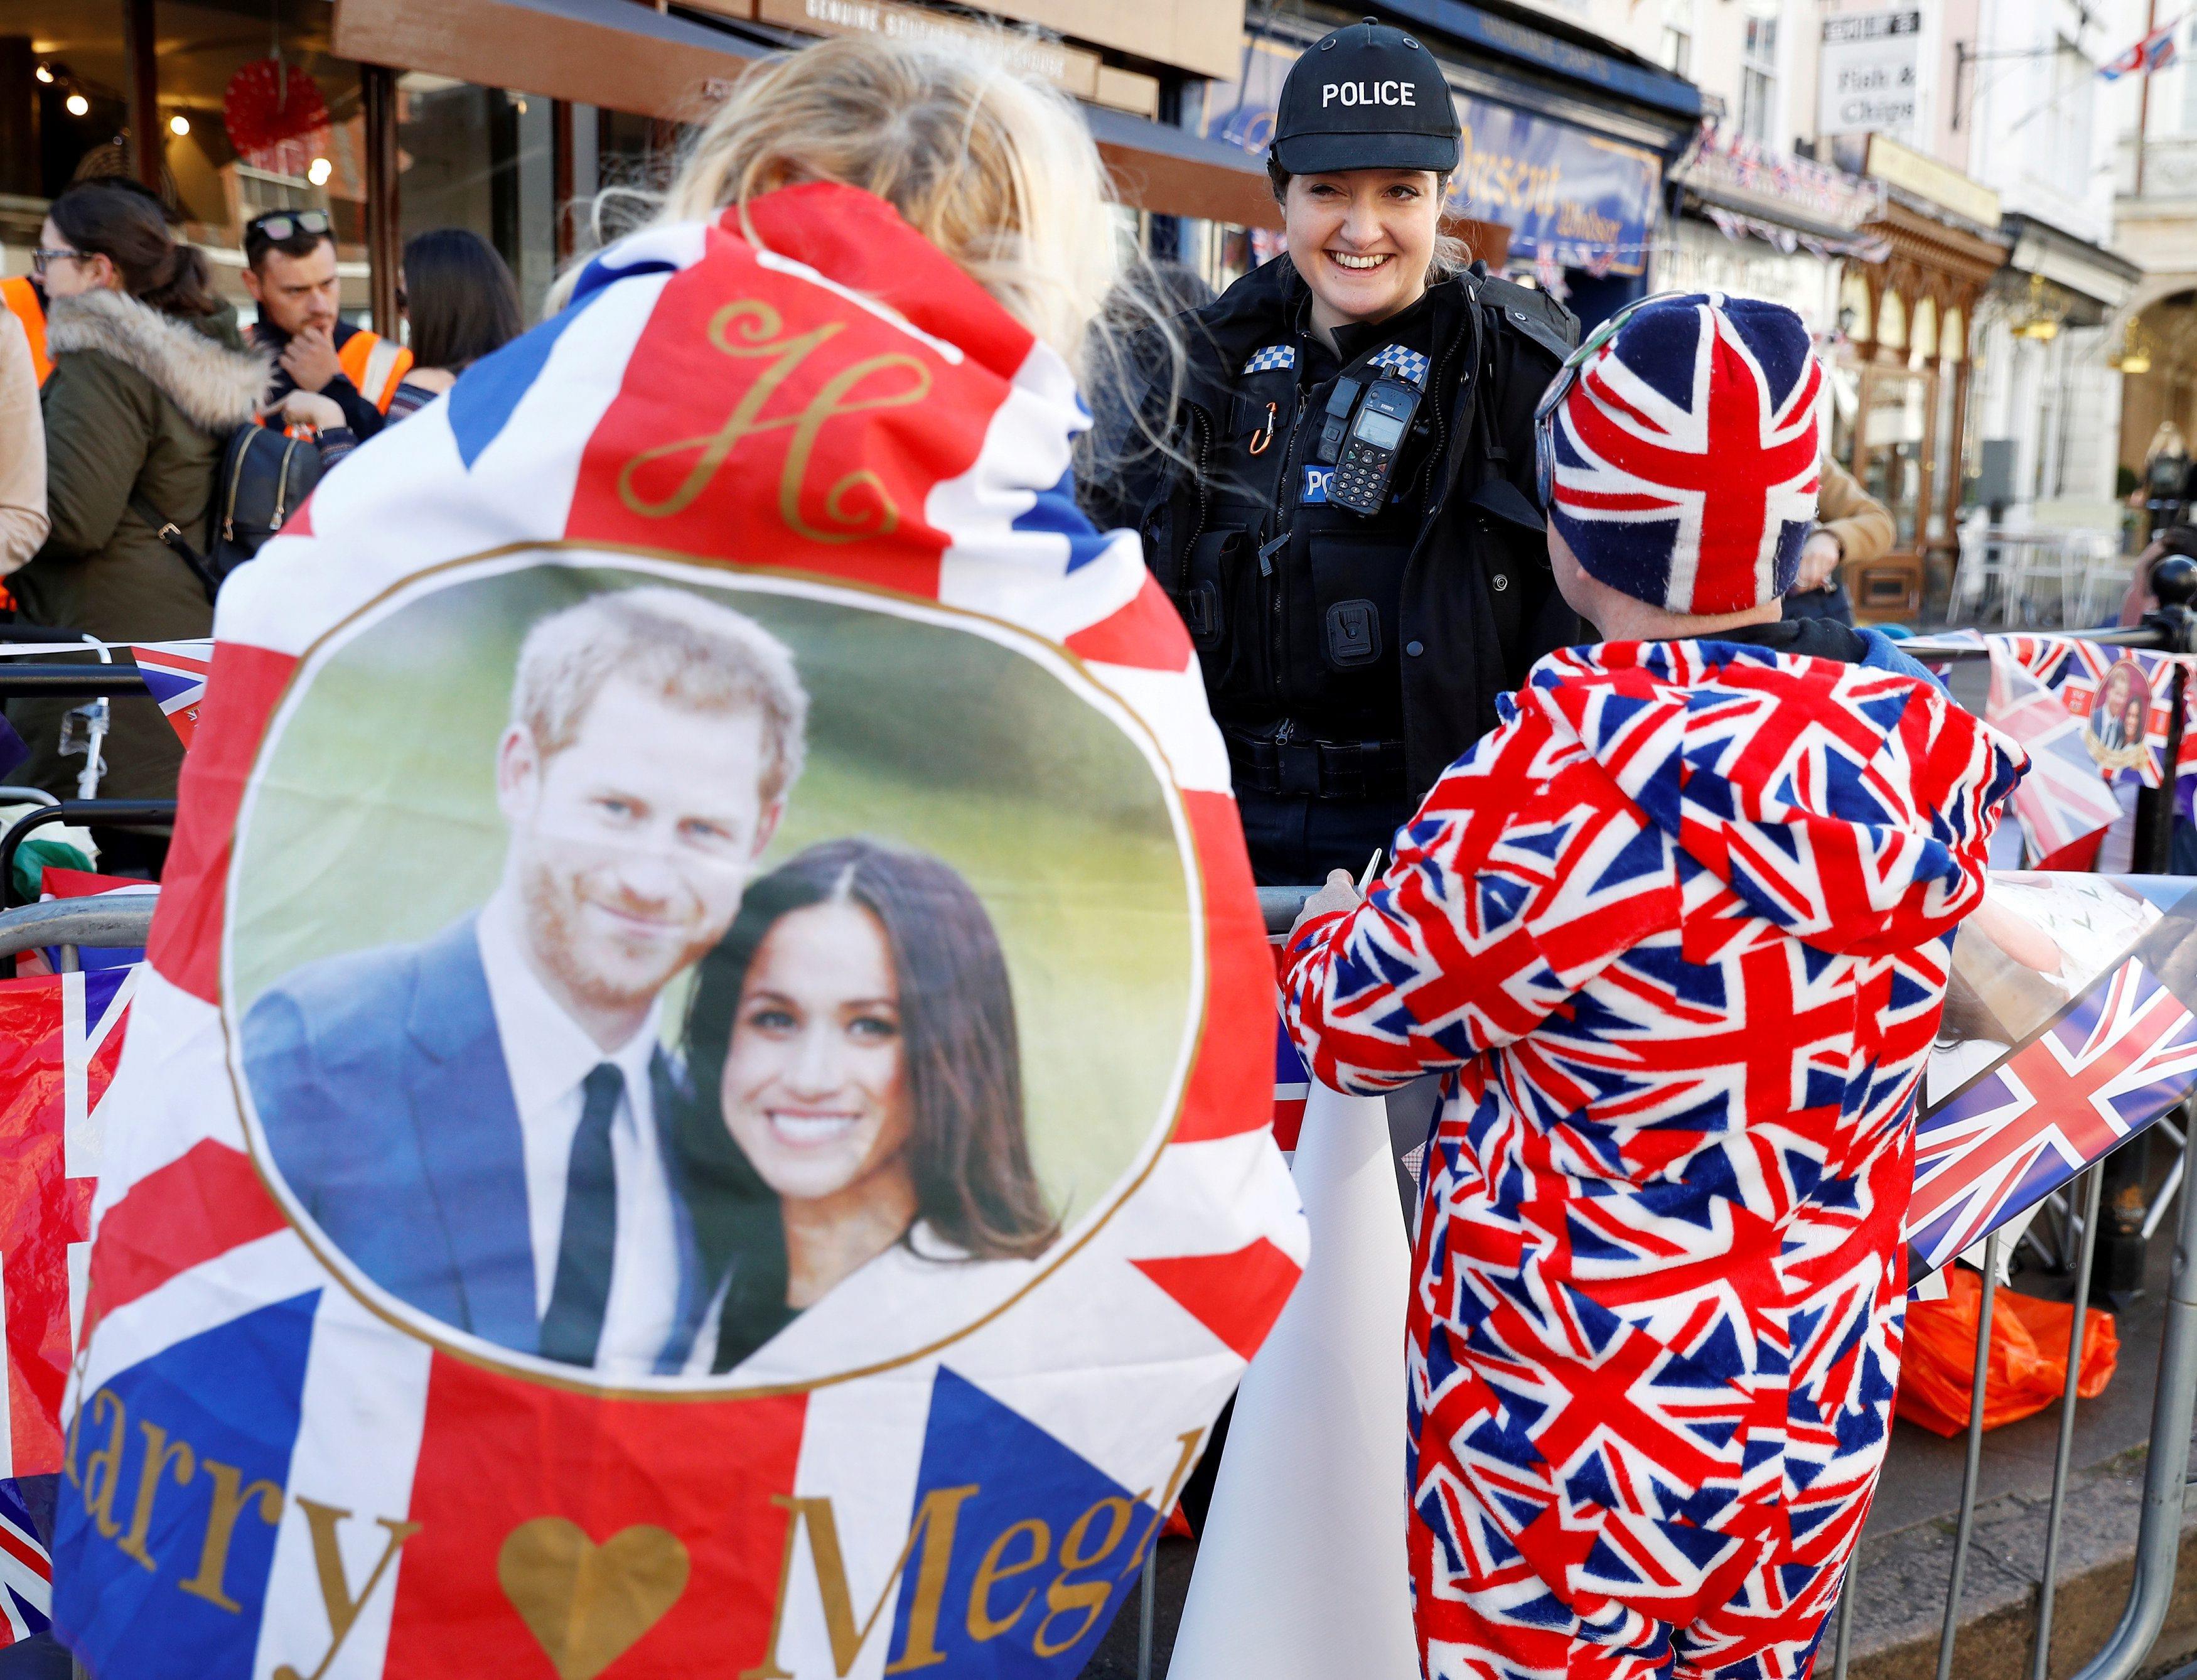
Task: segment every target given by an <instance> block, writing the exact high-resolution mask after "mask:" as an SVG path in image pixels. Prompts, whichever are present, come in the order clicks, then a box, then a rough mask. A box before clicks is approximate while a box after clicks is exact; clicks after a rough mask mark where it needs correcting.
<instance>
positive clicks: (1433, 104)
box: [1273, 18, 1458, 175]
mask: <svg viewBox="0 0 2197 1680" xmlns="http://www.w3.org/2000/svg"><path fill="white" fill-rule="evenodd" d="M1457 157H1458V123H1457V102H1456V101H1455V100H1453V99H1452V98H1451V96H1450V90H1449V84H1448V83H1447V82H1446V80H1444V79H1443V77H1442V72H1441V65H1439V64H1437V63H1436V62H1435V55H1433V54H1432V53H1430V52H1429V51H1428V50H1427V49H1425V48H1424V47H1423V46H1421V45H1420V44H1419V43H1417V41H1416V40H1414V39H1412V37H1410V36H1408V35H1406V34H1405V33H1404V32H1403V31H1402V30H1400V29H1391V28H1390V27H1388V25H1386V24H1384V23H1378V22H1376V21H1375V20H1373V19H1371V18H1367V19H1366V20H1365V21H1364V22H1363V23H1354V24H1351V25H1350V26H1348V27H1347V28H1342V29H1338V30H1336V31H1335V32H1333V33H1332V34H1330V35H1325V36H1323V37H1322V38H1320V39H1319V40H1318V41H1315V42H1314V43H1313V44H1312V45H1311V46H1309V47H1307V48H1306V49H1305V50H1304V53H1303V55H1302V56H1301V57H1300V58H1299V59H1298V60H1297V61H1296V64H1294V65H1293V66H1291V67H1290V74H1289V79H1288V80H1287V81H1285V82H1284V83H1283V84H1282V97H1281V102H1280V105H1279V107H1278V109H1277V110H1276V111H1275V113H1274V146H1273V159H1274V161H1275V162H1276V163H1277V164H1278V165H1281V167H1282V168H1283V169H1284V170H1286V171H1289V173H1290V174H1291V175H1322V174H1325V173H1327V172H1328V171H1331V170H1341V169H1430V170H1432V171H1434V172H1435V174H1437V175H1446V174H1448V173H1449V172H1450V171H1452V170H1453V169H1455V168H1456V167H1457Z"/></svg>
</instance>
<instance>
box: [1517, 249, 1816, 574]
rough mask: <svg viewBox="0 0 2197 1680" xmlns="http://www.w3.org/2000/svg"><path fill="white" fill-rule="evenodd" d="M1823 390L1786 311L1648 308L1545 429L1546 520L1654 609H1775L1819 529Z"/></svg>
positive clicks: (1693, 301) (1581, 374)
mask: <svg viewBox="0 0 2197 1680" xmlns="http://www.w3.org/2000/svg"><path fill="white" fill-rule="evenodd" d="M1822 392H1823V368H1821V367H1820V366H1818V365H1817V361H1816V358H1815V356H1814V355H1813V353H1812V350H1811V349H1810V347H1809V342H1808V329H1807V328H1806V327H1805V326H1803V325H1802V324H1801V322H1800V316H1797V315H1795V314H1794V313H1793V311H1792V310H1789V309H1787V308H1786V307H1785V306H1784V305H1783V304H1772V303H1765V302H1764V301H1762V300H1761V299H1759V298H1728V297H1726V296H1725V294H1724V293H1721V292H1702V293H1694V294H1692V295H1690V296H1688V297H1682V298H1661V299H1657V300H1655V301H1653V302H1650V303H1649V304H1644V305H1643V306H1642V307H1641V308H1639V309H1638V310H1635V311H1634V312H1633V313H1632V315H1630V316H1626V318H1625V319H1624V320H1623V321H1622V322H1620V324H1619V326H1618V328H1617V331H1616V333H1615V334H1614V336H1613V337H1611V338H1610V339H1609V342H1608V343H1607V344H1605V345H1603V346H1602V347H1601V348H1600V349H1599V350H1594V351H1592V352H1591V353H1590V354H1589V355H1588V356H1587V357H1586V359H1585V362H1583V364H1582V365H1581V366H1580V368H1579V370H1578V378H1577V379H1576V380H1575V381H1574V384H1573V385H1572V387H1571V389H1570V390H1569V391H1568V392H1566V393H1565V395H1564V397H1563V399H1562V401H1561V402H1560V403H1558V404H1557V405H1556V410H1555V412H1554V413H1553V414H1551V417H1550V425H1551V436H1550V437H1549V438H1548V441H1547V444H1546V446H1545V447H1547V448H1548V449H1551V452H1552V454H1553V457H1554V459H1553V461H1552V469H1553V470H1552V471H1551V475H1550V479H1551V482H1550V485H1549V512H1550V517H1551V518H1552V519H1553V520H1554V521H1555V523H1556V530H1558V531H1559V532H1560V533H1561V534H1562V536H1563V539H1564V541H1565V542H1566V543H1567V544H1568V545H1569V547H1570V548H1571V551H1572V553H1574V555H1576V556H1577V557H1578V559H1579V563H1580V565H1582V566H1584V567H1585V569H1586V570H1587V571H1588V572H1589V573H1591V575H1592V576H1596V577H1598V578H1600V579H1601V580H1602V581H1603V582H1604V583H1607V584H1608V585H1609V587H1610V588H1613V589H1617V590H1620V591H1621V592H1623V593H1624V594H1628V595H1631V596H1632V597H1633V599H1634V600H1643V601H1645V602H1647V603H1648V604H1649V605H1650V606H1660V607H1662V608H1664V609H1665V610H1666V611H1671V612H1678V613H1690V614H1717V613H1727V612H1743V611H1746V610H1747V609H1748V608H1749V607H1754V606H1759V605H1762V604H1763V603H1764V602H1765V601H1770V600H1776V599H1777V597H1778V596H1780V595H1783V594H1784V593H1785V592H1786V591H1787V590H1788V589H1789V588H1792V587H1793V579H1794V574H1795V573H1796V572H1797V571H1799V569H1800V547H1801V544H1802V543H1803V542H1806V538H1807V535H1808V529H1809V526H1810V525H1811V524H1812V523H1813V522H1814V520H1815V518H1816V491H1817V484H1818V483H1819V482H1820V478H1819V473H1818V470H1817V452H1818V449H1820V447H1821V445H1820V441H1819V438H1818V436H1817V399H1818V398H1819V397H1821V395H1822Z"/></svg>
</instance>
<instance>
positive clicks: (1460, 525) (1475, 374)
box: [1084, 256, 1582, 804]
mask: <svg viewBox="0 0 2197 1680" xmlns="http://www.w3.org/2000/svg"><path fill="white" fill-rule="evenodd" d="M1310 302H1311V293H1310V291H1309V289H1308V288H1307V287H1306V285H1305V283H1304V281H1302V280H1301V278H1300V277H1299V276H1298V275H1297V272H1296V269H1295V267H1294V266H1293V265H1292V264H1290V260H1289V258H1287V257H1286V256H1284V257H1280V258H1276V259H1274V260H1273V261H1272V262H1270V263H1267V264H1264V265H1263V266H1261V268H1259V269H1255V270H1254V271H1253V272H1252V273H1250V274H1249V275H1245V276H1244V277H1243V279H1242V280H1240V281H1238V282H1237V283H1236V284H1235V285H1233V286H1232V287H1229V288H1228V290H1227V291H1226V293H1223V294H1222V295H1221V296H1220V298H1218V299H1216V300H1215V301H1214V303H1212V304H1209V305H1207V306H1206V307H1205V308H1204V309H1203V310H1197V311H1196V312H1194V313H1192V314H1191V315H1187V316H1182V317H1180V320H1179V322H1178V323H1177V324H1178V326H1179V327H1180V328H1181V329H1182V332H1183V336H1184V338H1185V340H1186V343H1185V350H1186V359H1187V365H1186V367H1185V371H1184V379H1183V385H1182V389H1181V397H1180V403H1178V404H1177V405H1176V408H1175V411H1174V417H1173V425H1172V426H1171V427H1170V428H1168V430H1167V433H1166V435H1168V437H1170V438H1171V440H1172V449H1171V450H1170V451H1168V452H1161V451H1157V450H1150V449H1147V450H1145V452H1144V453H1143V455H1142V456H1141V457H1140V458H1139V459H1138V460H1135V461H1131V462H1130V463H1128V464H1127V466H1122V467H1121V468H1119V469H1118V470H1116V471H1115V472H1112V473H1110V474H1107V475H1106V476H1105V477H1104V478H1103V479H1102V480H1101V481H1100V482H1097V483H1092V484H1086V486H1085V492H1084V501H1085V506H1086V507H1087V510H1088V511H1089V512H1090V513H1092V515H1093V518H1095V519H1096V520H1097V521H1098V523H1099V524H1102V525H1128V526H1132V527H1133V528H1134V529H1136V530H1138V531H1139V533H1140V534H1141V535H1142V536H1143V538H1144V542H1145V561H1146V564H1147V565H1150V566H1151V569H1152V571H1153V573H1154V575H1155V576H1156V577H1157V578H1158V579H1159V582H1160V583H1161V586H1162V588H1165V589H1166V590H1167V591H1168V595H1169V596H1170V598H1171V599H1173V600H1174V602H1175V604H1176V606H1177V608H1178V610H1180V611H1184V616H1185V623H1188V624H1189V625H1190V627H1191V634H1192V640H1194V641H1196V642H1197V643H1198V644H1199V652H1200V657H1201V658H1202V660H1203V664H1204V671H1205V678H1206V687H1207V692H1208V695H1209V698H1210V700H1211V702H1212V704H1213V709H1214V717H1215V719H1216V720H1217V721H1220V724H1221V725H1222V727H1223V730H1224V733H1229V734H1230V735H1231V736H1232V737H1237V736H1238V735H1239V734H1240V733H1243V732H1249V733H1259V732H1261V730H1270V729H1271V728H1272V727H1273V726H1274V725H1276V724H1277V723H1278V722H1279V721H1281V720H1283V719H1284V718H1286V719H1289V720H1290V721H1291V723H1292V724H1293V726H1295V727H1296V730H1297V732H1298V734H1299V735H1300V737H1301V735H1302V734H1303V733H1307V732H1308V733H1311V734H1312V735H1313V736H1314V737H1315V738H1316V739H1322V740H1335V741H1348V740H1354V739H1364V738H1365V735H1366V734H1367V733H1369V731H1375V730H1376V729H1377V723H1378V721H1380V720H1381V719H1382V718H1383V717H1385V718H1388V719H1391V720H1394V719H1396V718H1399V717H1400V723H1401V727H1402V731H1403V740H1404V774H1405V779H1406V782H1407V784H1408V787H1407V788H1406V790H1404V791H1405V792H1406V794H1407V796H1408V799H1409V801H1410V802H1411V803H1412V804H1416V803H1417V800H1418V799H1419V797H1421V796H1422V795H1423V793H1424V792H1425V791H1426V790H1427V789H1428V788H1429V787H1430V786H1432V785H1433V784H1434V782H1435V779H1436V778H1437V777H1438V776H1440V774H1441V772H1442V771H1443V770H1445V769H1446V768H1448V766H1449V765H1450V764H1451V762H1453V761H1454V760H1455V759H1456V758H1457V757H1458V755H1459V754H1461V753H1462V752H1464V750H1465V749H1466V748H1467V747H1469V746H1470V745H1471V744H1473V742H1475V740H1477V739H1479V738H1480V737H1481V735H1483V734H1485V733H1487V732H1488V731H1489V730H1490V729H1493V727H1495V724H1496V715H1495V700H1496V697H1497V696H1498V695H1499V694H1502V693H1504V692H1509V691H1510V690H1511V689H1514V688H1516V686H1518V684H1519V683H1520V682H1521V681H1522V680H1523V679H1524V676H1525V675H1526V672H1527V669H1528V668H1529V667H1530V666H1531V665H1532V664H1533V661H1534V660H1535V659H1537V658H1539V657H1540V656H1541V655H1542V654H1544V653H1545V652H1549V651H1550V650H1551V649H1553V648H1556V647H1562V646H1568V645H1570V644H1572V643H1574V642H1576V641H1579V640H1581V639H1582V636H1581V629H1580V621H1579V619H1578V617H1576V616H1575V615H1574V614H1573V613H1572V612H1571V611H1570V610H1569V609H1568V607H1566V606H1565V605H1564V603H1563V600H1562V597H1561V596H1559V595H1558V594H1556V586H1555V581H1554V579H1553V577H1552V576H1551V572H1550V570H1549V562H1548V548H1547V541H1546V537H1545V524H1544V518H1543V515H1542V512H1541V510H1540V508H1539V507H1538V506H1537V504H1536V501H1535V497H1534V488H1535V487H1534V473H1533V407H1534V404H1535V403H1536V402H1537V401H1538V400H1539V397H1540V395H1541V392H1542V391H1544V390H1545V389H1546V387H1547V385H1548V382H1549V380H1550V379H1551V377H1552V376H1553V375H1554V374H1556V369H1557V368H1558V366H1559V365H1560V363H1561V362H1562V358H1563V356H1565V354H1566V353H1567V352H1568V350H1569V348H1570V347H1571V345H1572V344H1573V343H1574V342H1575V341H1576V339H1577V335H1578V323H1577V322H1576V321H1575V320H1574V318H1573V316H1571V314H1570V313H1569V311H1568V310H1565V309H1564V308H1563V306H1562V304H1558V303H1557V302H1556V300H1555V299H1553V298H1550V297H1549V296H1548V295H1547V294H1545V293H1539V292H1534V291H1532V290H1529V289H1527V287H1521V286H1516V285H1513V284H1511V283H1510V282H1509V281H1504V280H1501V279H1499V278H1496V277H1493V276H1491V275H1487V273H1486V272H1485V271H1484V270H1483V269H1481V268H1480V267H1479V266H1478V265H1477V264H1475V268H1474V269H1473V270H1472V271H1471V272H1469V273H1467V274H1462V275H1455V276H1453V277H1452V278H1450V279H1448V280H1446V281H1441V282H1440V283H1438V284H1437V285H1435V286H1434V287H1430V288H1429V290H1428V293H1427V294H1426V296H1425V298H1423V300H1422V302H1421V303H1420V304H1416V305H1414V306H1413V308H1412V310H1409V311H1406V314H1405V315H1404V316H1398V317H1396V318H1395V319H1394V320H1393V321H1390V322H1383V323H1381V324H1380V326H1378V327H1364V328H1346V329H1344V331H1343V333H1339V334H1338V335H1337V348H1338V350H1341V351H1342V362H1343V363H1344V364H1345V366H1344V368H1342V371H1348V372H1352V373H1358V372H1360V371H1362V370H1363V368H1364V365H1365V358H1366V357H1367V356H1369V355H1371V354H1374V353H1377V352H1378V351H1379V350H1382V349H1383V348H1385V347H1386V346H1387V345H1390V344H1392V343H1394V344H1400V345H1406V346H1409V347H1412V348H1415V349H1418V350H1423V352H1424V353H1426V354H1427V355H1428V356H1429V368H1428V370H1427V373H1426V376H1425V396H1424V397H1423V400H1422V402H1421V404H1420V407H1419V410H1418V413H1417V416H1416V418H1415V420H1414V424H1413V427H1412V433H1411V434H1410V436H1409V437H1408V438H1407V440H1406V443H1405V445H1404V453H1403V455H1402V456H1401V457H1400V461H1399V465H1398V468H1397V477H1396V478H1395V480H1394V483H1393V484H1392V486H1391V490H1392V494H1393V495H1394V498H1395V499H1394V500H1393V501H1392V503H1391V505H1390V506H1389V507H1388V508H1387V509H1385V510H1384V511H1383V513H1378V514H1376V515H1374V516H1372V517H1371V518H1365V519H1360V518H1359V517H1358V516H1357V515H1355V514H1353V513H1348V511H1347V510H1345V509H1342V508H1341V507H1333V506H1313V505H1309V504H1308V503H1307V501H1306V500H1305V496H1304V494H1303V492H1302V486H1303V483H1304V480H1303V477H1302V475H1303V471H1304V468H1305V466H1307V464H1308V463H1310V462H1311V461H1312V460H1313V446H1314V444H1315V443H1316V441H1317V439H1318V437H1319V433H1320V430H1321V426H1322V422H1323V420H1324V419H1325V413H1324V405H1325V398H1326V396H1327V393H1328V392H1329V391H1330V390H1331V388H1332V379H1331V378H1328V379H1322V380H1321V381H1320V382H1319V383H1318V384H1317V385H1313V386H1312V387H1311V388H1309V389H1307V388H1306V387H1305V386H1304V385H1301V383H1300V382H1299V379H1298V376H1297V375H1296V374H1295V373H1289V372H1283V373H1281V374H1276V373H1274V372H1263V373H1253V372H1251V371H1250V365H1251V364H1253V363H1254V360H1255V358H1256V359H1257V361H1259V362H1269V361H1273V360H1275V359H1277V358H1276V357H1275V356H1273V355H1272V354H1271V352H1272V351H1274V350H1277V349H1278V348H1280V347H1284V346H1294V347H1296V366H1297V367H1298V368H1308V367H1310V366H1312V365H1313V357H1315V356H1321V355H1324V354H1325V352H1324V350H1315V349H1314V348H1313V341H1312V340H1311V339H1310V336H1309V334H1310V327H1309V306H1310ZM1261 352H1269V354H1267V355H1263V356H1262V355H1261ZM1326 360H1327V361H1328V362H1330V363H1331V362H1333V361H1334V360H1335V358H1334V357H1332V356H1328V357H1326ZM1330 371H1332V370H1330ZM1270 403H1272V404H1273V405H1274V412H1273V413H1272V415H1271V416H1270V414H1269V404H1270ZM1293 407H1294V408H1296V412H1295V413H1294V414H1293V413H1292V412H1291V410H1292V408H1293ZM1165 409H1166V393H1165V391H1162V390H1157V389H1156V390H1155V391H1153V392H1152V393H1151V395H1150V396H1149V397H1148V398H1147V401H1146V403H1145V415H1146V420H1147V424H1148V426H1151V428H1152V429H1153V430H1155V431H1157V430H1159V429H1160V428H1161V427H1162V426H1163V425H1164V423H1165V419H1166V415H1165ZM1262 437H1263V440H1264V441H1263V443H1262V441H1261V440H1262ZM1254 445H1259V446H1260V447H1258V448H1257V449H1256V450H1254V447H1253V446H1254ZM1177 456H1179V457H1180V460H1178V459H1175V458H1174V457H1177ZM1398 569H1400V574H1401V576H1400V588H1399V587H1398V580H1397V577H1396V576H1395V573H1396V571H1397V570H1398ZM1384 589H1385V591H1386V593H1387V595H1388V599H1390V600H1396V601H1397V603H1398V604H1397V605H1396V606H1395V608H1394V611H1395V613H1396V618H1395V622H1394V623H1385V622H1384V623H1380V624H1378V626H1377V629H1376V630H1375V633H1374V634H1373V635H1372V637H1371V642H1372V643H1376V644H1378V646H1377V651H1372V650H1370V649H1369V644H1368V640H1367V638H1365V635H1364V634H1363V631H1362V629H1361V627H1360V626H1359V624H1357V623H1352V622H1350V621H1348V620H1347V619H1346V621H1345V623H1346V630H1345V634H1347V635H1348V636H1349V637H1352V638H1355V640H1345V641H1343V642H1342V643H1338V642H1337V641H1336V640H1335V636H1336V631H1335V629H1334V625H1335V623H1336V614H1337V613H1345V614H1348V613H1350V612H1354V611H1359V602H1360V600H1361V599H1362V598H1367V597H1371V598H1374V599H1378V598H1379V597H1380V595H1381V594H1382V593H1383V590H1384ZM1330 596H1334V597H1336V598H1337V599H1334V600H1330ZM1389 610H1390V609H1389V608H1388V607H1387V606H1386V605H1383V606H1382V608H1381V617H1383V618H1384V619H1385V617H1386V614H1387V612H1388V611H1389ZM1253 627H1255V628H1256V629H1257V632H1258V634H1244V632H1245V631H1246V630H1247V629H1250V628H1253ZM1338 647H1340V648H1341V650H1342V658H1340V659H1338V657H1337V652H1338ZM1361 654H1370V657H1368V658H1366V662H1365V668H1364V669H1356V670H1354V669H1351V666H1352V664H1353V663H1355V662H1356V661H1357V660H1358V659H1359V657H1360V655H1361ZM1370 682H1379V683H1383V684H1385V683H1389V682H1393V683H1394V684H1395V685H1397V686H1398V688H1400V701H1401V704H1400V709H1399V707H1398V706H1397V705H1396V704H1394V698H1395V697H1394V696H1393V695H1389V694H1382V693H1375V692H1369V690H1368V687H1367V685H1368V683H1370Z"/></svg>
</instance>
